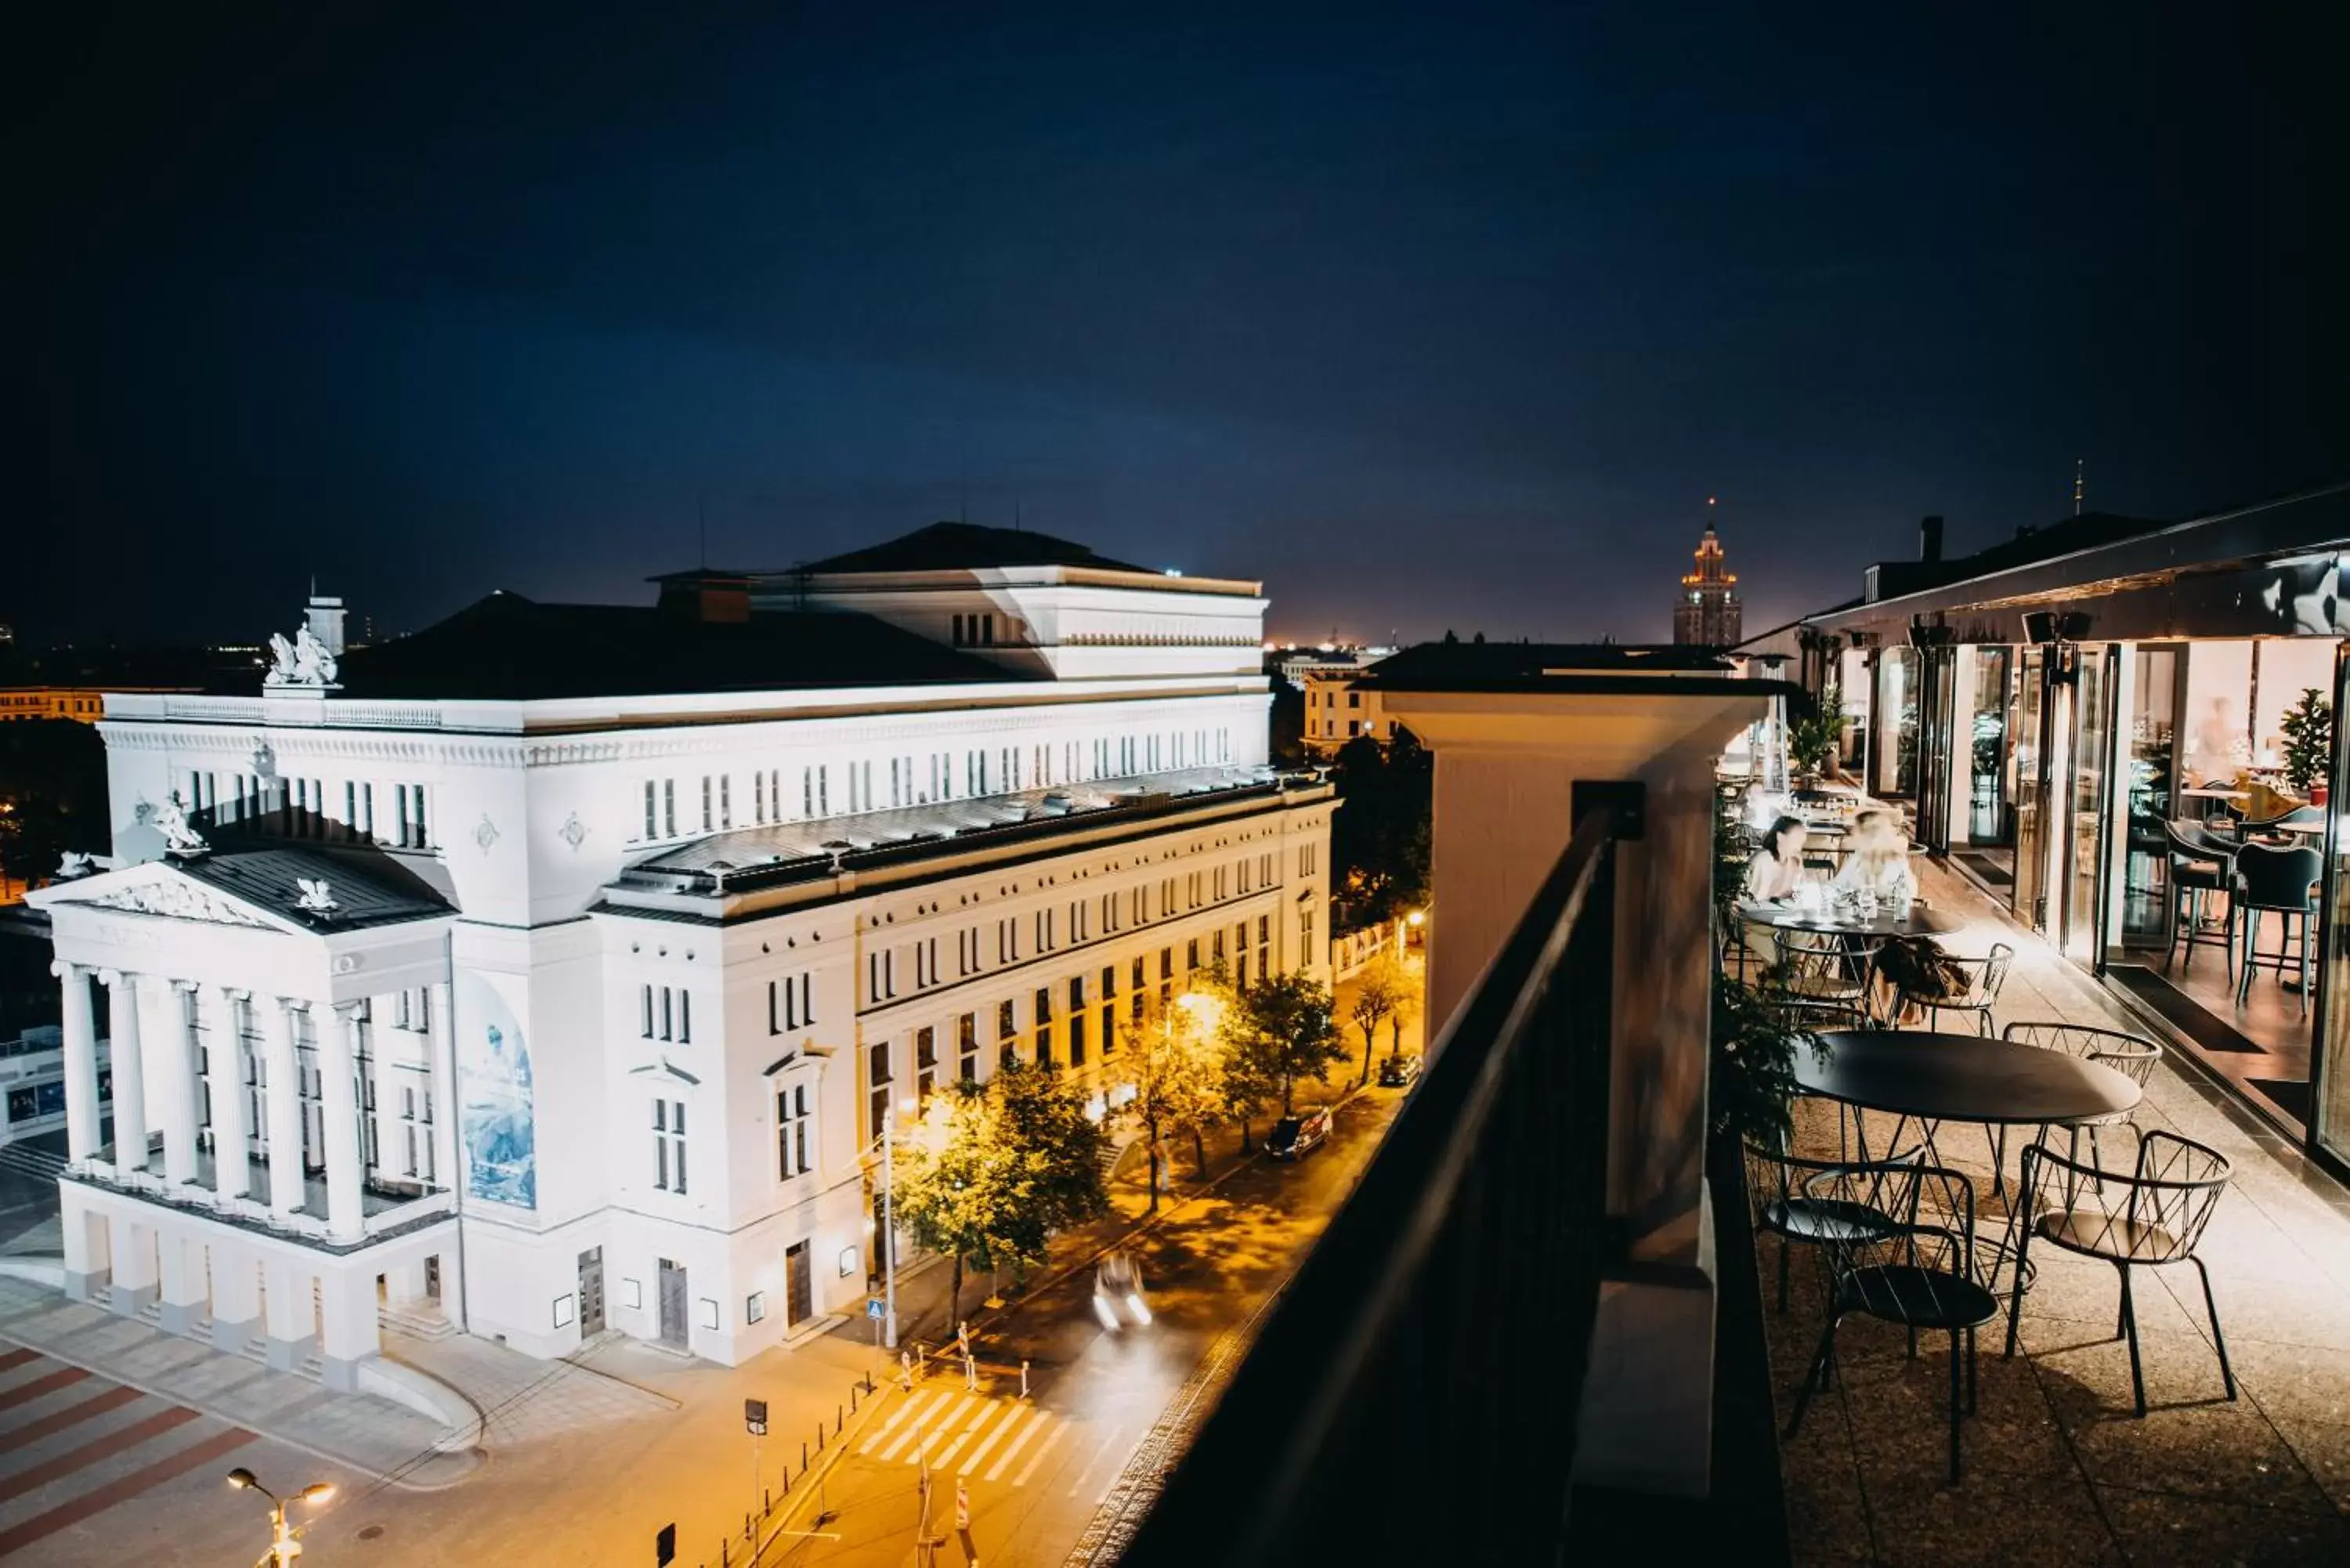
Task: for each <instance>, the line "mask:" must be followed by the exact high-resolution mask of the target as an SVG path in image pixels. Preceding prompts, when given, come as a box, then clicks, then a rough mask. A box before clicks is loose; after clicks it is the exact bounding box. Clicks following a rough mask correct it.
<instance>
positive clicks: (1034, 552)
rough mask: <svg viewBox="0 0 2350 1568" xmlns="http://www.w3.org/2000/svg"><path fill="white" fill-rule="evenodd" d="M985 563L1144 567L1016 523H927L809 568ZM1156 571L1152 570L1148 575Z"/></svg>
mask: <svg viewBox="0 0 2350 1568" xmlns="http://www.w3.org/2000/svg"><path fill="white" fill-rule="evenodd" d="M991 566H1091V567H1093V568H1094V569H1095V570H1097V571H1104V572H1149V571H1150V568H1149V566H1135V565H1133V564H1131V563H1130V562H1127V561H1113V560H1111V559H1110V558H1109V557H1108V556H1097V555H1096V554H1094V552H1093V551H1092V549H1090V548H1089V547H1088V546H1087V545H1079V544H1076V543H1074V542H1073V541H1071V540H1067V539H1055V538H1054V537H1053V536H1052V535H1050V534H1031V533H1029V532H1027V531H1026V530H1025V529H1021V528H986V527H982V526H981V525H980V524H976V523H933V524H931V525H930V526H929V527H927V528H917V529H915V530H914V532H912V533H911V534H907V535H900V536H899V537H898V538H895V539H891V540H889V541H887V542H886V543H883V544H879V545H871V546H869V547H868V548H866V549H862V550H851V551H849V552H848V553H847V555H845V556H828V557H827V558H826V559H824V560H821V561H812V562H810V563H809V564H808V566H807V567H806V569H807V570H808V571H811V572H954V571H974V570H979V569H982V568H985V567H991ZM1152 575H1153V576H1156V575H1157V574H1156V573H1153V574H1152Z"/></svg>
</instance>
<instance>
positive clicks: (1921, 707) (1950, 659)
mask: <svg viewBox="0 0 2350 1568" xmlns="http://www.w3.org/2000/svg"><path fill="white" fill-rule="evenodd" d="M1957 665H1958V659H1957V653H1956V650H1955V649H1950V648H1929V649H1926V650H1925V659H1924V666H1925V668H1924V670H1923V672H1922V674H1921V675H1920V677H1919V680H1918V698H1919V701H1918V832H1917V835H1916V836H1917V839H1918V842H1919V843H1920V844H1923V845H1924V846H1926V848H1927V849H1928V850H1929V852H1930V853H1932V854H1935V855H1947V854H1949V853H1950V784H1951V778H1950V774H1951V754H1950V753H1951V746H1950V736H1951V726H1952V723H1953V722H1954V720H1953V715H1952V713H1951V711H1950V710H1951V706H1952V703H1951V698H1952V696H1953V695H1954V690H1953V687H1954V678H1955V673H1956V670H1957Z"/></svg>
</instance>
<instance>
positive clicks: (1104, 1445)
mask: <svg viewBox="0 0 2350 1568" xmlns="http://www.w3.org/2000/svg"><path fill="white" fill-rule="evenodd" d="M1139 1440H1140V1439H1139V1438H1138V1439H1137V1441H1138V1442H1139ZM1117 1441H1118V1428H1116V1427H1112V1428H1110V1429H1109V1431H1108V1432H1107V1434H1105V1435H1104V1436H1103V1438H1102V1440H1101V1442H1100V1443H1099V1445H1097V1447H1096V1448H1095V1449H1094V1454H1093V1458H1091V1459H1087V1461H1086V1468H1085V1469H1081V1470H1079V1471H1078V1472H1077V1479H1076V1480H1073V1481H1071V1482H1070V1483H1069V1495H1070V1496H1071V1497H1075V1496H1076V1495H1077V1492H1078V1490H1079V1489H1080V1488H1082V1487H1083V1486H1084V1485H1085V1484H1086V1478H1087V1477H1088V1476H1090V1475H1092V1474H1093V1473H1094V1467H1095V1466H1096V1465H1097V1464H1099V1463H1101V1462H1102V1456H1103V1455H1104V1454H1107V1453H1108V1452H1109V1449H1110V1445H1111V1444H1112V1443H1115V1442H1117Z"/></svg>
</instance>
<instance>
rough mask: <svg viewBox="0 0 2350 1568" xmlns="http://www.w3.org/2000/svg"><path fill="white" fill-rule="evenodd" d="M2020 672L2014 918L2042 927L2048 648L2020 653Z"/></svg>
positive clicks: (2015, 736)
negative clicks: (2042, 823) (2043, 802)
mask: <svg viewBox="0 0 2350 1568" xmlns="http://www.w3.org/2000/svg"><path fill="white" fill-rule="evenodd" d="M2021 664H2022V669H2021V671H2020V673H2019V677H2018V680H2017V682H2016V701H2015V724H2014V729H2013V732H2012V736H2011V742H2012V745H2013V748H2014V753H2013V755H2014V763H2015V774H2014V790H2013V797H2014V803H2015V914H2016V918H2017V919H2020V920H2022V921H2023V922H2024V923H2025V924H2027V925H2032V926H2039V925H2043V924H2044V923H2045V922H2046V919H2047V911H2046V907H2045V905H2044V904H2043V900H2042V894H2041V888H2042V887H2043V885H2044V881H2045V872H2046V867H2047V864H2048V846H2047V840H2046V836H2045V835H2044V834H2043V832H2042V830H2041V802H2042V799H2043V778H2044V774H2043V768H2042V765H2041V764H2042V761H2043V753H2045V751H2046V749H2047V741H2048V737H2047V736H2046V734H2044V733H2043V732H2044V731H2045V729H2046V728H2047V717H2048V715H2047V707H2048V704H2047V702H2046V701H2045V698H2046V696H2047V693H2046V691H2044V690H2043V687H2044V685H2045V683H2046V680H2047V675H2048V649H2045V648H2043V647H2033V648H2027V649H2023V650H2022V660H2021Z"/></svg>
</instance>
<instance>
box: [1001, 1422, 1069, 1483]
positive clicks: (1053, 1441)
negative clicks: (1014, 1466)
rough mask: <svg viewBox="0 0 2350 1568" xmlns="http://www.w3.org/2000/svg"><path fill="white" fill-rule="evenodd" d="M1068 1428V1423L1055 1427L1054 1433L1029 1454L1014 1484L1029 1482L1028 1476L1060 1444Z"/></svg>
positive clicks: (1032, 1473) (1013, 1481)
mask: <svg viewBox="0 0 2350 1568" xmlns="http://www.w3.org/2000/svg"><path fill="white" fill-rule="evenodd" d="M1068 1429H1069V1428H1068V1427H1067V1426H1066V1424H1064V1425H1062V1426H1058V1427H1055V1428H1053V1435H1052V1436H1051V1437H1049V1438H1045V1440H1044V1441H1043V1442H1042V1443H1040V1444H1038V1445H1037V1448H1036V1451H1035V1453H1033V1454H1031V1455H1029V1456H1028V1462H1027V1463H1026V1464H1024V1465H1022V1466H1021V1467H1020V1473H1019V1474H1018V1475H1016V1476H1014V1477H1013V1478H1012V1484H1013V1485H1014V1486H1026V1485H1027V1484H1028V1478H1029V1477H1030V1476H1033V1475H1035V1473H1036V1467H1037V1466H1038V1465H1041V1464H1043V1463H1044V1462H1045V1455H1046V1454H1049V1453H1051V1452H1052V1451H1053V1449H1055V1447H1057V1446H1058V1445H1059V1443H1060V1441H1061V1438H1062V1436H1063V1434H1065V1433H1066V1432H1067V1431H1068Z"/></svg>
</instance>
